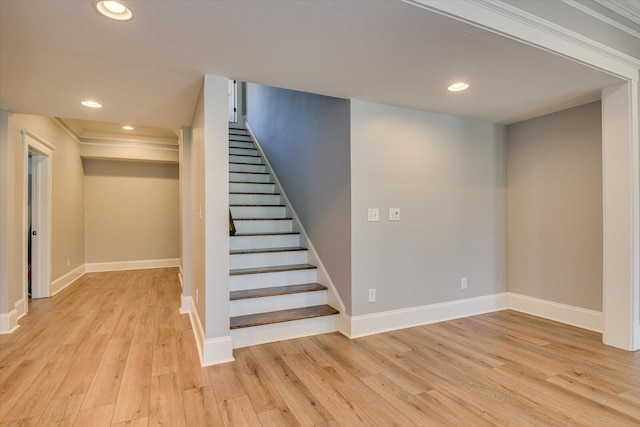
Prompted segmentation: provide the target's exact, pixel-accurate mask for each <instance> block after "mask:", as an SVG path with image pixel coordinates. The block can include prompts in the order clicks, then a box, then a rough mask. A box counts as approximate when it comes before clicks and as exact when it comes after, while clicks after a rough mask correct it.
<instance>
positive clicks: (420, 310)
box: [347, 293, 507, 339]
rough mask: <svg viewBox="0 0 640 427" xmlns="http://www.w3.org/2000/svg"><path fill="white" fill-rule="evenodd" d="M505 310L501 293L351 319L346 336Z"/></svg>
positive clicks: (356, 336)
mask: <svg viewBox="0 0 640 427" xmlns="http://www.w3.org/2000/svg"><path fill="white" fill-rule="evenodd" d="M506 308H507V294H506V293H501V294H495V295H486V296H481V297H476V298H467V299H462V300H457V301H449V302H443V303H438V304H430V305H423V306H420V307H411V308H403V309H400V310H391V311H385V312H382V313H373V314H364V315H361V316H352V317H351V319H350V320H351V331H350V334H349V335H347V336H348V337H349V338H352V339H353V338H358V337H363V336H367V335H373V334H379V333H382V332H388V331H395V330H397V329H404V328H410V327H413V326H420V325H427V324H430V323H438V322H444V321H447V320H453V319H459V318H462V317H469V316H475V315H478V314H484V313H491V312H494V311H500V310H505V309H506Z"/></svg>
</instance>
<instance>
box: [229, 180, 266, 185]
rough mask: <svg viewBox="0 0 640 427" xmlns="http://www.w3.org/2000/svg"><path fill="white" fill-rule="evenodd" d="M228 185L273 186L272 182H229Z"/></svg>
mask: <svg viewBox="0 0 640 427" xmlns="http://www.w3.org/2000/svg"><path fill="white" fill-rule="evenodd" d="M229 184H259V185H273V184H274V183H273V182H255V181H229Z"/></svg>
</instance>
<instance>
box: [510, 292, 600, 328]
mask: <svg viewBox="0 0 640 427" xmlns="http://www.w3.org/2000/svg"><path fill="white" fill-rule="evenodd" d="M507 299H508V306H509V309H511V310H515V311H520V312H522V313H527V314H531V315H533V316H537V317H542V318H543V319H549V320H554V321H556V322H560V323H566V324H567V325H572V326H577V327H578V328H582V329H587V330H590V331H595V332H602V331H603V326H604V315H603V313H602V312H600V311H594V310H587V309H585V308H580V307H575V306H572V305H566V304H560V303H557V302H552V301H547V300H542V299H539V298H533V297H529V296H526V295H520V294H514V293H511V292H509V293H508V294H507Z"/></svg>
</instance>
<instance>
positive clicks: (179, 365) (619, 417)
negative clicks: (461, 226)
mask: <svg viewBox="0 0 640 427" xmlns="http://www.w3.org/2000/svg"><path fill="white" fill-rule="evenodd" d="M176 273H177V272H176V270H175V269H158V270H140V271H126V272H113V273H92V274H87V275H85V276H84V277H82V278H81V279H79V280H78V281H77V282H76V283H75V284H73V285H72V286H70V287H69V288H67V289H66V290H64V291H63V292H61V293H60V294H58V295H56V296H54V297H52V298H48V299H43V300H34V301H33V303H32V305H31V307H30V312H29V314H28V315H27V316H25V317H24V318H23V319H21V320H20V325H21V327H20V328H19V329H18V330H17V331H15V332H14V333H13V334H10V335H3V336H0V425H1V426H9V425H11V426H14V425H15V426H17V425H21V426H31V425H42V426H53V425H60V426H71V425H78V426H102V425H105V426H108V425H134V426H146V425H154V426H155V425H159V424H162V425H168V426H181V425H186V426H205V425H213V426H261V425H262V426H265V427H266V426H284V425H305V426H312V425H322V426H327V427H328V426H348V427H351V426H358V425H364V426H370V425H378V426H392V425H397V426H411V425H417V426H431V425H433V426H447V425H450V426H459V425H465V426H482V425H515V426H523V425H535V426H554V425H555V426H566V425H572V426H577V425H584V426H627V425H628V426H631V425H639V424H640V352H636V353H629V352H624V351H620V350H616V349H613V348H611V347H607V346H604V345H603V344H601V343H600V339H601V337H600V335H599V334H596V333H593V332H588V331H584V330H581V329H577V328H573V327H569V326H565V325H561V324H558V323H554V322H551V321H547V320H544V319H539V318H535V317H532V316H528V315H524V314H520V313H516V312H513V311H503V312H498V313H492V314H486V315H481V316H475V317H471V318H467V319H460V320H454V321H449V322H443V323H439V324H434V325H427V326H421V327H416V328H411V329H406V330H402V331H396V332H390V333H385V334H380V335H375V336H370V337H365V338H360V339H356V340H353V341H350V340H348V339H347V338H345V337H343V336H342V335H340V334H337V333H333V334H326V335H318V336H315V337H307V338H301V339H296V340H289V341H282V342H279V343H273V344H266V345H262V346H256V347H249V348H244V349H240V350H236V351H235V352H234V355H235V358H236V361H235V362H233V363H227V364H223V365H218V366H212V367H208V368H202V367H200V363H199V359H198V355H197V350H196V344H195V340H194V337H193V332H192V330H191V325H190V322H189V317H188V316H187V315H180V314H179V312H178V307H179V300H180V284H179V281H178V278H177V274H176Z"/></svg>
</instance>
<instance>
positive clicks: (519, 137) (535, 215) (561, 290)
mask: <svg viewBox="0 0 640 427" xmlns="http://www.w3.org/2000/svg"><path fill="white" fill-rule="evenodd" d="M507 184H508V185H507V236H508V237H507V283H508V286H509V291H511V292H515V293H518V294H522V295H526V296H530V297H534V298H540V299H543V300H547V301H553V302H557V303H562V304H568V305H572V306H576V307H582V308H586V309H591V310H597V311H602V294H603V289H602V277H603V275H602V274H603V270H602V259H603V258H602V257H603V254H602V244H603V243H602V233H603V228H602V119H601V105H600V102H595V103H591V104H587V105H583V106H580V107H576V108H572V109H569V110H564V111H560V112H558V113H554V114H550V115H547V116H543V117H538V118H535V119H531V120H527V121H524V122H520V123H516V124H513V125H511V126H509V127H508V146H507Z"/></svg>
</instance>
